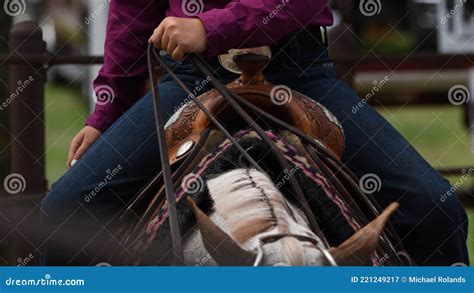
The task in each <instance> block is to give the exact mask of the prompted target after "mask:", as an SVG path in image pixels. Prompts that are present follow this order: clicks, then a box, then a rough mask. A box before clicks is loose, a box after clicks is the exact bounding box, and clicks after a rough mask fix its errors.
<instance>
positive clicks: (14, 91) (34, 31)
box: [9, 21, 47, 195]
mask: <svg viewBox="0 0 474 293" xmlns="http://www.w3.org/2000/svg"><path fill="white" fill-rule="evenodd" d="M45 53H46V43H45V42H44V41H43V33H42V31H41V29H40V28H39V27H38V26H37V25H35V23H33V22H32V21H25V22H21V23H18V24H15V25H14V26H13V27H12V29H11V31H10V54H12V55H20V56H21V55H26V54H45ZM9 75H10V82H9V88H10V95H9V101H10V103H11V105H10V106H11V109H10V119H11V120H10V121H11V139H12V145H11V172H12V179H11V180H16V184H15V185H13V184H12V188H14V190H13V193H15V194H16V193H18V194H38V195H41V194H44V193H45V191H46V187H47V183H46V176H45V160H44V156H45V127H44V123H45V122H44V87H45V81H46V68H45V67H44V66H43V64H32V63H29V62H26V61H25V62H24V63H22V64H12V65H11V66H10V71H9ZM12 183H14V182H12Z"/></svg>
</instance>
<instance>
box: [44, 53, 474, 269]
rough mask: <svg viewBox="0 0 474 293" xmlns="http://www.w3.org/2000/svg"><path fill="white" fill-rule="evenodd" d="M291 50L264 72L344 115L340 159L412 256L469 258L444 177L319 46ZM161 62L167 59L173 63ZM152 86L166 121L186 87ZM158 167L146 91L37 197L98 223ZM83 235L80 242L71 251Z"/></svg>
mask: <svg viewBox="0 0 474 293" xmlns="http://www.w3.org/2000/svg"><path fill="white" fill-rule="evenodd" d="M291 50H292V51H291ZM291 50H290V52H288V51H287V52H286V54H282V55H284V56H277V57H276V58H275V59H274V60H273V61H272V63H271V64H270V65H269V67H268V68H267V69H266V71H265V75H266V78H267V79H268V80H269V81H270V82H272V83H273V84H275V85H280V84H284V85H287V86H289V87H290V88H292V89H295V90H297V91H299V92H301V93H303V94H305V95H307V96H308V97H310V98H312V99H314V100H316V101H318V102H320V103H321V104H323V105H324V106H326V107H327V108H328V109H329V110H330V111H331V112H332V113H333V114H334V115H335V116H336V117H337V118H338V119H339V120H340V121H341V123H342V125H343V128H344V130H345V135H346V149H345V152H344V156H343V162H344V163H345V164H346V165H347V166H348V167H349V168H350V169H351V170H352V171H353V172H354V173H355V174H356V175H357V176H358V177H359V178H360V177H362V176H364V175H366V174H376V175H377V176H378V177H379V178H380V179H381V188H380V190H379V191H377V192H375V193H374V194H373V196H374V197H375V199H376V200H377V201H378V202H379V203H380V205H381V206H383V207H385V206H387V205H388V204H389V203H391V202H395V201H397V202H399V203H400V209H399V210H398V211H397V212H396V214H395V215H394V216H393V218H392V219H393V224H394V226H395V229H396V230H397V231H398V233H399V235H400V237H401V239H402V243H403V244H404V246H405V247H406V249H407V250H408V252H409V253H410V254H411V255H412V257H413V258H414V260H415V262H416V263H417V264H418V265H451V264H454V263H457V262H464V263H466V264H467V263H468V253H467V248H466V235H467V224H468V221H467V217H466V214H465V211H464V209H463V207H462V206H461V204H460V203H459V201H458V199H457V198H456V196H455V195H451V196H443V195H446V194H447V192H448V190H450V188H451V186H450V184H449V183H448V181H446V180H445V179H443V178H442V177H441V176H440V175H439V174H438V172H436V171H435V170H434V169H433V168H432V167H431V166H430V165H429V164H428V163H427V162H426V161H425V160H424V159H423V158H422V157H421V156H420V155H419V154H418V152H417V151H416V150H415V149H414V148H413V147H412V146H410V144H409V143H408V142H407V141H406V140H405V139H404V138H403V137H402V136H401V135H400V134H399V133H398V132H397V131H396V130H395V129H394V128H393V127H392V126H391V125H390V124H389V123H388V122H387V121H386V120H385V119H384V118H383V117H382V116H380V115H379V114H378V113H377V112H376V111H375V110H374V109H372V108H371V107H370V106H368V105H364V104H359V103H360V102H361V100H360V98H359V97H358V96H357V95H356V94H355V93H354V91H353V90H352V89H351V88H349V87H348V86H347V85H346V84H344V83H343V82H341V81H339V80H338V79H337V78H336V76H335V72H334V69H333V63H332V61H331V59H330V57H329V55H328V53H327V50H326V49H323V48H321V50H319V51H317V50H316V51H313V52H303V51H302V50H301V48H298V47H297V46H293V47H292V48H291ZM287 54H289V55H290V57H287V56H288V55H287ZM167 60H168V62H169V63H170V65H171V66H175V65H177V63H176V62H174V61H172V60H171V59H170V58H168V59H167ZM210 66H211V67H213V68H214V70H215V73H216V75H217V76H218V77H219V78H220V80H221V81H222V82H230V81H231V80H233V79H235V78H236V77H237V76H236V75H233V74H231V73H227V72H225V71H224V70H223V69H222V68H219V66H218V64H217V62H211V63H210ZM175 72H176V73H177V74H178V76H179V77H180V78H181V79H182V80H183V81H185V83H186V84H187V85H188V86H189V87H190V88H194V87H195V86H196V84H199V81H202V80H204V79H205V77H204V76H202V75H201V74H200V73H199V72H198V71H197V70H196V69H195V68H194V67H193V66H192V65H191V64H189V63H186V62H185V63H182V64H180V65H179V67H178V68H177V69H176V70H175ZM200 84H204V83H200ZM208 89H209V87H205V88H203V89H201V91H200V92H205V91H207V90H208ZM159 90H160V94H161V97H162V104H163V115H164V116H165V119H167V118H169V117H170V116H171V115H172V114H173V113H174V112H175V110H176V108H179V106H180V105H181V104H182V103H183V101H184V100H185V99H186V94H185V93H184V92H183V91H182V90H181V89H180V88H179V87H178V86H177V84H176V83H175V82H174V81H172V80H171V79H170V77H169V76H164V77H163V78H162V81H161V84H160V87H159ZM353 107H356V109H357V111H355V110H354V109H353ZM159 165H160V164H159V158H158V143H157V138H156V130H155V120H154V114H153V99H152V96H151V94H148V95H146V96H145V97H143V98H142V99H141V100H139V101H138V102H137V103H136V104H135V105H134V106H133V107H132V108H131V109H129V110H128V111H127V112H126V113H125V114H123V115H122V116H121V117H120V118H119V119H118V120H117V121H116V122H115V124H114V125H112V126H111V127H110V128H109V129H108V130H107V131H106V132H105V133H104V134H103V135H102V137H101V138H100V139H99V140H98V141H97V142H96V143H95V144H94V145H93V146H92V147H91V148H90V149H89V150H88V151H87V152H86V154H85V155H84V156H83V157H82V158H81V159H80V160H79V162H78V163H77V164H76V165H75V166H74V167H73V168H71V169H70V170H69V171H68V172H67V173H66V174H65V175H64V176H63V177H62V178H61V179H60V180H59V181H58V182H56V183H55V184H54V185H53V186H52V189H51V191H50V192H49V194H48V195H47V197H46V198H45V199H44V201H43V203H42V209H43V211H44V213H45V218H46V219H47V220H48V221H52V222H54V223H55V225H56V226H60V225H61V224H63V222H64V221H65V219H67V220H70V219H72V218H79V217H83V218H86V219H89V220H90V221H91V223H93V224H94V225H97V227H102V226H103V225H105V224H107V223H108V222H110V221H111V219H112V218H113V216H115V215H117V214H118V213H119V211H120V210H121V209H123V208H124V207H126V206H127V204H128V203H129V202H130V200H131V199H132V197H133V196H134V195H135V194H136V193H137V192H138V191H139V190H140V189H141V188H142V187H143V186H144V185H145V184H146V183H147V182H148V181H149V180H150V179H151V178H153V176H154V175H156V174H157V172H158V171H159V170H158V168H159V167H158V166H159ZM87 242H88V239H85V240H84V243H83V244H79V243H78V250H80V249H81V246H82V245H87Z"/></svg>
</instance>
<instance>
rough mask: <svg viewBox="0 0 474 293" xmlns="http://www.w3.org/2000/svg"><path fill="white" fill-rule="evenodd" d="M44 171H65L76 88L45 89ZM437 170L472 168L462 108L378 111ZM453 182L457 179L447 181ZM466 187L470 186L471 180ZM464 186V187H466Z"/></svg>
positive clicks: (75, 118) (78, 124)
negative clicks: (45, 169)
mask: <svg viewBox="0 0 474 293" xmlns="http://www.w3.org/2000/svg"><path fill="white" fill-rule="evenodd" d="M45 105H46V125H47V128H46V135H47V136H46V149H47V153H46V168H47V176H48V179H49V182H50V183H52V182H54V181H56V180H57V179H58V178H59V177H60V176H61V175H62V174H64V172H66V170H67V168H66V158H67V153H68V147H69V142H70V141H71V139H72V138H73V137H74V135H75V134H76V133H77V132H78V131H79V130H80V129H81V128H82V127H83V125H84V120H85V118H86V117H87V115H88V114H87V106H86V103H85V102H84V101H83V100H82V99H81V97H80V95H79V94H78V91H77V90H76V89H72V88H67V87H64V86H57V85H48V86H47V89H46V102H45ZM378 110H379V111H380V112H381V113H382V115H384V116H385V117H386V118H387V119H388V120H389V121H390V122H391V123H392V124H393V125H394V126H395V127H396V128H397V129H398V130H399V131H400V132H401V133H402V134H403V135H404V136H405V138H407V139H408V141H410V142H411V143H412V144H413V145H414V146H415V148H416V149H417V150H418V151H419V152H420V153H421V154H422V155H423V156H424V157H425V158H426V159H427V160H428V161H429V162H430V163H431V164H433V165H434V166H435V167H436V168H447V167H462V166H474V155H473V154H472V153H471V152H470V150H469V137H468V134H467V131H466V128H465V127H464V125H463V120H462V119H463V115H462V113H463V112H462V108H461V107H454V106H436V107H434V106H433V107H423V108H417V107H411V108H409V107H405V108H403V109H400V108H398V107H394V108H389V109H386V108H384V109H380V108H379V109H378ZM449 179H451V180H452V181H453V182H454V181H456V180H457V179H456V178H449ZM467 184H471V185H472V184H473V181H472V179H471V181H470V182H467ZM467 184H466V185H467ZM467 211H468V215H469V218H470V219H471V223H472V224H471V225H470V227H469V243H468V244H469V248H470V252H471V262H472V263H474V241H473V239H474V221H472V219H474V217H473V216H474V208H469V209H468V210H467Z"/></svg>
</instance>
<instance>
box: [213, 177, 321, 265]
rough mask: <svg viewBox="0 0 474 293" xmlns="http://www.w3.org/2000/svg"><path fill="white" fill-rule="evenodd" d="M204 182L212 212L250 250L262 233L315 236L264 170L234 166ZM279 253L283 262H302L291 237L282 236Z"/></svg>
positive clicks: (298, 249)
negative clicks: (217, 215)
mask: <svg viewBox="0 0 474 293" xmlns="http://www.w3.org/2000/svg"><path fill="white" fill-rule="evenodd" d="M207 185H208V189H209V193H210V195H211V197H212V199H213V200H214V205H215V211H216V212H217V213H218V214H219V215H220V216H221V217H222V218H223V220H224V222H225V224H226V226H227V229H228V230H229V232H230V234H231V236H232V238H234V240H236V241H237V242H239V243H240V244H241V245H242V246H244V247H246V248H248V249H254V248H255V247H252V246H255V244H256V241H257V240H258V238H259V237H262V236H264V235H266V234H280V233H281V234H291V233H304V234H305V235H308V236H311V237H316V236H315V235H314V234H313V233H312V232H311V231H310V230H309V229H307V227H305V226H306V225H305V222H304V221H305V220H303V218H302V217H301V216H300V215H299V214H298V213H297V212H296V211H295V210H293V209H292V208H291V206H290V205H289V204H288V202H287V201H286V200H285V199H284V197H283V195H282V194H281V193H280V191H279V190H278V189H277V188H276V187H275V185H274V184H273V182H272V181H271V180H270V178H268V177H267V176H266V175H265V174H264V173H261V172H259V171H257V170H255V169H236V170H233V171H230V172H228V173H225V174H223V175H220V176H219V177H216V178H214V179H212V180H209V181H208V183H207ZM280 253H281V255H282V256H283V258H284V259H285V263H287V264H290V265H297V266H298V265H299V266H300V265H304V259H305V258H304V252H303V247H302V243H301V242H300V241H298V240H296V239H295V238H292V237H287V238H283V239H282V240H281V251H280Z"/></svg>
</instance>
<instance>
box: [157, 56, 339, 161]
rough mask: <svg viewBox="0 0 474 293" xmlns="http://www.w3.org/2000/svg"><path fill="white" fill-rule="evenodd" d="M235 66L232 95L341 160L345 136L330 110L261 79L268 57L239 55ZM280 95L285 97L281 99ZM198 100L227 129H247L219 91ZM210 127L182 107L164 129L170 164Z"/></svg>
mask: <svg viewBox="0 0 474 293" xmlns="http://www.w3.org/2000/svg"><path fill="white" fill-rule="evenodd" d="M235 62H236V64H237V66H238V67H239V68H240V69H241V71H242V75H241V76H240V78H238V79H237V80H235V81H233V82H231V83H229V84H227V85H226V87H227V88H228V89H229V90H230V91H232V92H234V93H236V94H238V95H239V96H240V97H242V98H243V99H245V100H246V101H247V102H249V103H251V104H252V105H254V106H255V107H258V108H260V109H264V110H265V111H267V112H269V113H272V114H273V115H274V116H276V117H279V118H280V119H281V120H282V121H284V122H286V123H288V124H290V125H293V126H295V127H296V128H298V129H299V130H301V131H302V132H304V133H306V134H307V135H308V136H309V137H310V138H311V139H314V140H316V141H318V142H319V143H320V144H321V145H322V146H324V147H326V148H327V149H328V150H329V151H330V152H332V153H333V154H334V155H335V156H336V157H337V158H338V159H340V158H341V156H342V152H343V150H344V132H343V130H342V126H341V124H340V123H339V121H338V120H337V118H336V117H335V116H334V115H333V114H332V113H331V112H330V111H329V110H327V109H326V108H325V107H324V106H322V105H321V104H319V103H317V102H315V101H314V100H312V99H310V98H308V97H307V96H305V95H303V94H301V93H298V92H296V91H294V90H291V89H289V88H288V87H286V86H278V85H277V86H276V85H273V84H271V83H270V82H268V81H266V80H265V79H264V77H263V75H262V70H263V68H264V66H265V65H266V63H267V62H268V59H267V58H266V57H265V56H258V55H253V54H244V55H238V56H237V58H235ZM278 95H282V96H283V97H282V98H279V97H278ZM197 99H199V100H200V101H201V103H202V104H203V105H204V106H205V107H206V108H207V109H208V110H209V112H211V113H212V114H213V115H214V116H215V117H216V118H217V119H218V120H219V121H220V122H221V123H222V124H223V125H226V127H229V128H234V129H239V128H240V129H242V127H246V126H245V123H244V121H242V120H241V119H238V116H237V115H235V113H233V112H234V110H233V109H232V108H231V107H229V105H228V103H227V101H226V100H225V98H224V97H223V96H222V95H221V94H220V93H219V91H218V90H216V89H213V90H211V91H209V92H207V93H205V94H203V95H201V96H199V97H197ZM209 127H212V124H211V123H210V121H209V118H208V116H207V115H206V114H205V113H204V112H203V111H202V110H200V109H199V108H198V106H197V105H196V104H195V103H194V102H189V103H187V104H185V105H184V106H182V107H181V108H180V109H179V110H178V111H177V112H176V113H175V114H174V115H173V116H172V117H171V119H170V120H169V121H168V123H167V124H166V126H165V129H166V140H167V144H168V149H169V154H170V163H171V164H174V163H176V162H178V161H180V160H183V159H184V158H185V157H186V154H188V153H190V152H191V151H192V148H193V147H195V146H197V145H198V142H199V140H200V139H201V136H202V135H203V133H204V132H205V130H206V129H207V128H209ZM247 127H248V126H247Z"/></svg>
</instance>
